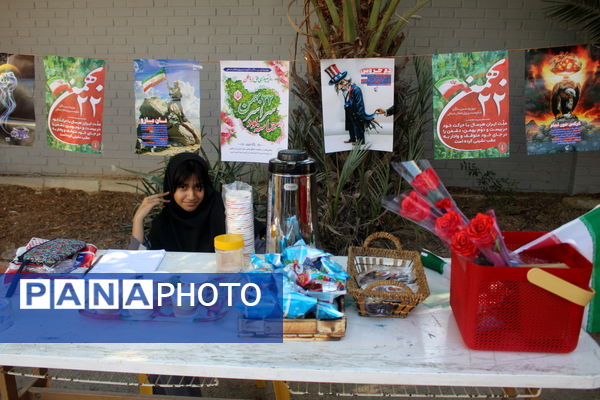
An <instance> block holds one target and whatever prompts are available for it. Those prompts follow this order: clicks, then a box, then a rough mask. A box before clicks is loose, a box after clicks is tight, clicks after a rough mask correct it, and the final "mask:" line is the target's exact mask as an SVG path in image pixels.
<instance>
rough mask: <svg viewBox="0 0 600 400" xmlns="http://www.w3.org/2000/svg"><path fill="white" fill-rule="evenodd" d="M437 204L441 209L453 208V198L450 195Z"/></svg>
mask: <svg viewBox="0 0 600 400" xmlns="http://www.w3.org/2000/svg"><path fill="white" fill-rule="evenodd" d="M435 206H436V207H437V208H439V209H444V210H451V209H452V208H453V207H452V200H450V199H449V198H448V197H446V198H444V199H442V200H440V201H438V202H437V203H435Z"/></svg>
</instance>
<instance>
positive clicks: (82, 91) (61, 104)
mask: <svg viewBox="0 0 600 400" xmlns="http://www.w3.org/2000/svg"><path fill="white" fill-rule="evenodd" d="M44 70H45V72H46V96H45V99H46V109H47V112H48V128H47V140H48V146H49V147H52V148H55V149H61V150H67V151H77V152H80V153H102V116H103V108H104V74H105V72H106V69H105V66H104V60H96V59H92V58H78V57H59V56H45V57H44Z"/></svg>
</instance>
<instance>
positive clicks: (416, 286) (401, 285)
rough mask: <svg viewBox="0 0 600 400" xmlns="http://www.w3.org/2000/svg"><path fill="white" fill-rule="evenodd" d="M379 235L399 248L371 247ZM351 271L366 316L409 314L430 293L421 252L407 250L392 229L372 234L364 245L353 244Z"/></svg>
mask: <svg viewBox="0 0 600 400" xmlns="http://www.w3.org/2000/svg"><path fill="white" fill-rule="evenodd" d="M376 239H387V240H390V241H391V242H392V243H394V244H395V246H396V248H395V249H382V248H373V247H369V245H370V243H371V242H372V241H374V240H376ZM348 271H349V272H350V275H351V278H349V279H348V282H347V284H348V292H349V293H350V294H351V295H352V297H354V299H355V301H356V304H357V307H358V310H359V314H360V315H362V316H372V317H398V318H405V317H406V316H408V313H409V312H410V311H411V310H412V309H413V308H414V307H415V306H417V304H419V303H420V302H421V301H423V300H425V299H426V298H427V297H428V296H429V286H428V284H427V279H426V277H425V273H424V271H423V265H422V264H421V261H420V256H419V253H418V252H416V251H405V250H403V249H402V246H401V244H400V242H399V241H398V239H397V238H396V237H395V236H393V235H390V234H389V233H384V232H379V233H375V234H372V235H371V236H369V237H368V238H367V239H366V240H365V243H364V244H363V246H361V247H354V246H352V247H350V249H349V252H348Z"/></svg>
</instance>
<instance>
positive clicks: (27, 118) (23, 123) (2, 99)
mask: <svg viewBox="0 0 600 400" xmlns="http://www.w3.org/2000/svg"><path fill="white" fill-rule="evenodd" d="M34 87H35V68H34V56H31V55H22V54H7V53H0V142H1V143H4V144H9V145H17V146H31V145H33V142H34V139H35V112H34V107H33V92H34Z"/></svg>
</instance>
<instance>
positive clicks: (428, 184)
mask: <svg viewBox="0 0 600 400" xmlns="http://www.w3.org/2000/svg"><path fill="white" fill-rule="evenodd" d="M392 166H393V167H394V169H396V171H397V172H398V173H399V174H400V175H401V176H402V177H403V178H404V179H405V180H406V181H408V183H409V184H410V185H411V186H412V187H413V189H414V190H409V191H407V192H404V193H401V194H400V195H398V196H387V197H384V198H383V199H382V204H383V206H384V207H385V208H387V209H388V210H390V211H392V212H394V213H396V214H398V215H400V216H402V217H404V218H406V219H408V220H410V221H412V222H414V223H416V224H418V225H420V226H422V227H423V228H425V229H427V230H429V231H430V232H432V233H434V234H435V235H436V236H437V237H439V238H440V239H441V240H442V241H443V242H444V244H446V246H448V247H450V248H451V249H452V251H454V252H455V253H457V254H460V255H461V256H463V257H466V258H468V259H469V260H471V261H473V262H477V263H479V264H491V265H517V264H519V263H520V260H519V259H518V257H517V256H516V255H514V254H511V253H510V252H509V251H508V249H507V248H506V245H505V243H504V239H503V238H502V233H501V232H500V229H499V227H498V223H497V221H496V216H495V214H494V211H493V210H489V211H487V212H485V213H483V214H482V213H478V214H477V215H476V216H475V218H473V219H472V220H470V221H469V220H468V219H467V218H466V217H465V215H464V214H463V213H462V211H460V209H459V208H458V206H457V205H456V203H455V202H454V199H453V198H452V196H450V194H449V193H448V190H447V189H446V187H445V186H444V185H443V184H442V182H441V180H440V178H439V177H438V175H437V173H436V172H435V170H434V169H433V168H432V167H431V165H430V164H429V162H428V161H427V160H419V161H407V162H402V163H392Z"/></svg>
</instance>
